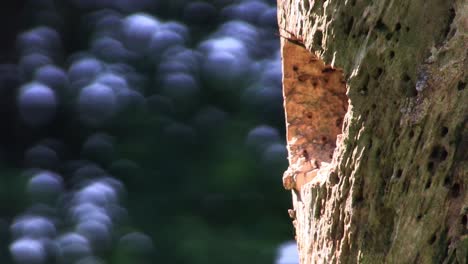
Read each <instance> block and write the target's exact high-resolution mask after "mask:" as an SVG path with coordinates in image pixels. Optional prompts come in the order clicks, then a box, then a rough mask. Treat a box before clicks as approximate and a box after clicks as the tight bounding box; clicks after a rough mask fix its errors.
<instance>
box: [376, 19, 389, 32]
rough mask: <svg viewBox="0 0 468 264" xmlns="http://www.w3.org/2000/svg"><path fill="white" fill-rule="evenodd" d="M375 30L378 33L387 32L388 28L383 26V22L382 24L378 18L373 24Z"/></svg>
mask: <svg viewBox="0 0 468 264" xmlns="http://www.w3.org/2000/svg"><path fill="white" fill-rule="evenodd" d="M375 28H376V29H377V30H379V31H388V27H387V25H385V24H384V23H383V22H382V19H380V18H379V20H377V23H376V24H375Z"/></svg>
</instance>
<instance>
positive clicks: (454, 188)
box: [450, 183, 460, 198]
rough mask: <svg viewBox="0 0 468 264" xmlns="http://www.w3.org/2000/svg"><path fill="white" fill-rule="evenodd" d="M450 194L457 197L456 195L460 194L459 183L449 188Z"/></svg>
mask: <svg viewBox="0 0 468 264" xmlns="http://www.w3.org/2000/svg"><path fill="white" fill-rule="evenodd" d="M450 195H451V196H452V197H453V198H457V197H458V196H460V184H458V183H455V184H453V185H452V188H450Z"/></svg>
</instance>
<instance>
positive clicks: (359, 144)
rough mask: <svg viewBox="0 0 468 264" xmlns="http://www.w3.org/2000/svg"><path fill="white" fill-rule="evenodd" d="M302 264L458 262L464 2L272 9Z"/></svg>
mask: <svg viewBox="0 0 468 264" xmlns="http://www.w3.org/2000/svg"><path fill="white" fill-rule="evenodd" d="M278 23H279V27H280V34H281V36H282V40H281V45H282V58H283V91H284V96H285V110H286V122H287V124H286V125H287V140H288V151H289V162H290V166H289V169H288V170H287V171H286V172H285V175H284V177H283V184H284V186H285V187H286V189H291V190H293V191H292V195H293V206H294V211H290V215H291V217H293V218H294V221H293V223H294V226H295V228H296V239H297V242H298V248H299V253H300V259H301V263H303V264H305V263H467V262H468V224H467V217H468V192H467V188H468V125H467V120H468V117H467V116H468V89H466V82H467V75H468V74H467V69H468V3H467V2H466V1H462V0H454V1H442V0H415V1H394V0H376V1H366V0H346V1H337V0H328V1H314V0H278Z"/></svg>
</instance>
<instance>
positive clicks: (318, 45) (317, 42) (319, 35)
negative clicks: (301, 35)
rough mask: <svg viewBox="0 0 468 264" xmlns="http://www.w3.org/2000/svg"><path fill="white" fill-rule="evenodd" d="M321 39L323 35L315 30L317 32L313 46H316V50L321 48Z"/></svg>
mask: <svg viewBox="0 0 468 264" xmlns="http://www.w3.org/2000/svg"><path fill="white" fill-rule="evenodd" d="M322 38H323V33H322V31H320V30H317V32H316V33H315V35H314V44H315V45H316V47H317V48H319V47H320V49H321V47H322Z"/></svg>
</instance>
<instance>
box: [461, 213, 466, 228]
mask: <svg viewBox="0 0 468 264" xmlns="http://www.w3.org/2000/svg"><path fill="white" fill-rule="evenodd" d="M461 224H462V225H463V226H464V227H465V228H466V224H467V216H466V214H465V215H463V216H462V218H461Z"/></svg>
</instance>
